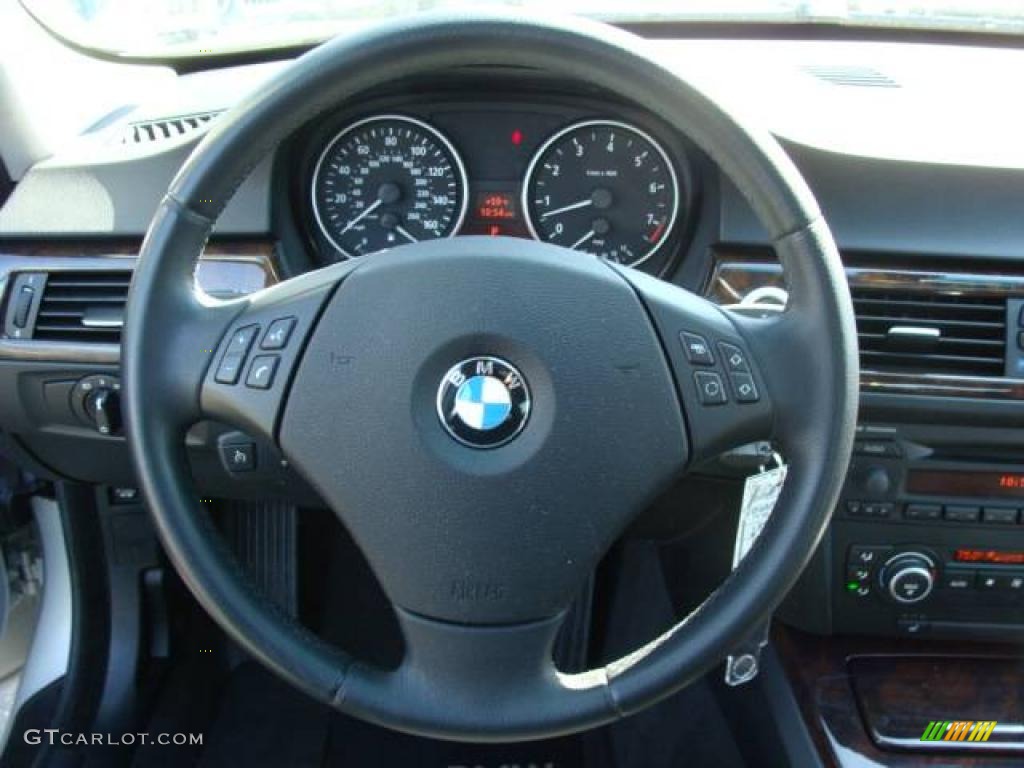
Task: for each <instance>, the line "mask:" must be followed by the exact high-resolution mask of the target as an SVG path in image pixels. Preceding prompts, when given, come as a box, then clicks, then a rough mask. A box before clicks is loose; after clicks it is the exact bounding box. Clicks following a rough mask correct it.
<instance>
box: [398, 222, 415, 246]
mask: <svg viewBox="0 0 1024 768" xmlns="http://www.w3.org/2000/svg"><path fill="white" fill-rule="evenodd" d="M395 231H396V232H398V234H400V235H401V236H402V237H404V238H405V239H406V240H408V241H409V242H410V243H418V242H419V240H417V239H416V238H415V237H413V236H412V235H410V234H409V232H408V231H407V230H406V228H405V227H403V226H402V225H401V224H396V225H395Z"/></svg>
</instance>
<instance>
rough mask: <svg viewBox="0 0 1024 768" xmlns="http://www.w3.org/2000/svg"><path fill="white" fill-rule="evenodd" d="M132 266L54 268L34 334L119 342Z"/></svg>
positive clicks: (50, 338) (47, 337) (43, 337)
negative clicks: (114, 268)
mask: <svg viewBox="0 0 1024 768" xmlns="http://www.w3.org/2000/svg"><path fill="white" fill-rule="evenodd" d="M131 279H132V273H131V271H130V270H118V271H109V272H108V271H95V272H87V271H68V272H50V273H49V275H48V276H47V279H46V287H45V288H44V289H43V296H42V300H41V301H40V303H39V313H38V315H37V316H36V322H35V327H34V328H33V332H32V338H34V339H41V340H46V341H74V342H86V343H90V342H93V343H106V344H117V343H118V342H120V340H121V326H122V324H123V322H124V306H125V303H126V301H127V299H128V286H129V284H130V283H131Z"/></svg>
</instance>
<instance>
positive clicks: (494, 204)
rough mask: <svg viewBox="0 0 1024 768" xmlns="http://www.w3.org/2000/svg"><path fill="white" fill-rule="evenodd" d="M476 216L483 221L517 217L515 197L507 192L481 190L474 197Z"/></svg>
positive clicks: (517, 210)
mask: <svg viewBox="0 0 1024 768" xmlns="http://www.w3.org/2000/svg"><path fill="white" fill-rule="evenodd" d="M475 207H476V215H477V218H480V219H483V220H485V221H508V220H510V219H518V218H519V208H518V206H517V205H516V198H515V196H514V195H511V194H509V193H507V192H482V193H480V194H479V195H477V197H476V206H475Z"/></svg>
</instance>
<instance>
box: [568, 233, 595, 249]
mask: <svg viewBox="0 0 1024 768" xmlns="http://www.w3.org/2000/svg"><path fill="white" fill-rule="evenodd" d="M594 234H595V232H594V230H590V231H589V232H587V234H585V235H584V236H583V237H581V238H580V239H579V240H577V241H576V242H575V243H573V244H572V245H570V246H569V248H571V249H573V250H575V249H576V248H579V247H580V246H581V245H583V244H584V243H585V242H587V240H589V239H590V238H592V237H593V236H594Z"/></svg>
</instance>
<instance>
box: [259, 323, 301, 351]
mask: <svg viewBox="0 0 1024 768" xmlns="http://www.w3.org/2000/svg"><path fill="white" fill-rule="evenodd" d="M294 327H295V318H294V317H281V318H278V319H277V320H275V321H274V322H272V323H271V324H270V325H269V326H267V332H266V333H264V334H263V339H262V340H261V341H260V349H284V347H285V345H286V344H287V343H288V339H290V338H291V335H292V328H294Z"/></svg>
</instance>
